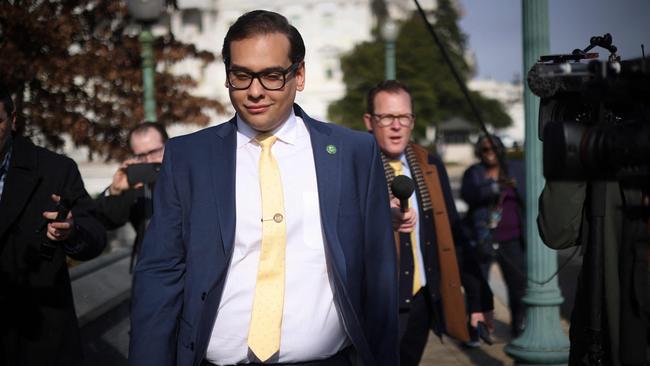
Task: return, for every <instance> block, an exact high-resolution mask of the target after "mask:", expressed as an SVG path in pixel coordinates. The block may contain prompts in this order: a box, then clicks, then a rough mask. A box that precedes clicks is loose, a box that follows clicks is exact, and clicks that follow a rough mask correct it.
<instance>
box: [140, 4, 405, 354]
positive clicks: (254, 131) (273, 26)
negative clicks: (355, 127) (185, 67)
mask: <svg viewBox="0 0 650 366" xmlns="http://www.w3.org/2000/svg"><path fill="white" fill-rule="evenodd" d="M304 55H305V47H304V44H303V41H302V38H301V36H300V34H299V33H298V31H297V30H296V28H294V27H293V26H291V25H290V24H289V23H288V22H287V20H286V18H284V17H283V16H282V15H279V14H277V13H273V12H268V11H253V12H250V13H246V14H244V15H242V16H241V17H240V18H239V19H238V20H237V21H236V22H235V23H234V24H233V25H232V26H231V27H230V29H229V30H228V33H227V34H226V37H225V39H224V44H223V59H224V63H225V66H226V73H227V78H226V87H228V89H229V94H230V99H231V102H232V105H233V107H234V109H235V110H236V112H237V114H236V116H235V117H234V118H233V119H232V120H230V121H229V122H227V123H224V124H222V125H219V126H216V127H212V128H208V129H205V130H203V131H200V132H197V133H194V134H191V135H187V136H183V137H179V138H175V139H172V140H170V141H169V142H168V143H167V145H166V147H165V156H164V160H163V165H162V169H161V173H160V176H159V178H158V181H157V183H156V190H155V195H154V206H155V210H154V216H153V218H152V221H151V224H150V226H149V228H148V230H147V233H146V235H145V240H144V243H143V246H142V251H141V254H140V259H139V261H138V264H137V266H136V270H135V279H134V290H133V306H132V313H131V343H130V357H129V364H130V365H155V366H162V365H239V364H253V365H255V364H265V365H266V364H275V365H304V366H307V365H309V366H344V365H345V366H351V365H365V366H375V365H380V366H382V365H385V366H394V365H398V364H399V361H398V341H397V336H398V325H397V324H398V319H397V318H398V301H397V270H396V260H397V259H396V253H395V248H394V245H393V241H392V240H393V238H392V230H391V217H390V208H389V201H388V192H387V191H386V180H385V177H384V172H383V166H382V162H381V158H380V154H379V149H378V147H377V144H376V143H375V141H374V139H373V138H372V136H371V135H369V134H366V133H361V132H354V131H351V130H348V129H345V128H342V127H339V126H335V125H331V124H326V123H322V122H318V121H315V120H313V119H311V118H310V117H309V116H307V114H306V113H305V112H304V111H303V110H302V109H301V108H300V107H299V106H297V105H295V104H294V99H295V96H296V92H297V91H301V90H303V88H304V85H305V64H304Z"/></svg>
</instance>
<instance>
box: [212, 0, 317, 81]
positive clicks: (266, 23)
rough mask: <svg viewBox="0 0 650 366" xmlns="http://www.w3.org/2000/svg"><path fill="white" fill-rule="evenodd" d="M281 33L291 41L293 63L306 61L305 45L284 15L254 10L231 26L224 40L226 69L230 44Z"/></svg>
mask: <svg viewBox="0 0 650 366" xmlns="http://www.w3.org/2000/svg"><path fill="white" fill-rule="evenodd" d="M270 33H281V34H284V35H285V36H287V38H288V39H289V44H290V48H289V59H290V60H291V63H296V62H300V61H302V60H304V59H305V43H304V42H303V40H302V36H300V33H299V32H298V30H297V29H296V27H294V26H293V25H291V24H289V21H288V20H287V18H285V17H284V16H283V15H281V14H278V13H274V12H272V11H266V10H253V11H251V12H248V13H246V14H244V15H242V16H240V17H239V18H238V19H237V21H235V23H234V24H233V25H231V26H230V28H229V29H228V32H227V33H226V37H225V38H224V39H223V48H222V49H221V55H222V57H223V62H224V64H225V65H226V68H228V67H229V66H230V43H231V42H232V41H239V40H242V39H246V38H250V37H252V36H256V35H260V34H270Z"/></svg>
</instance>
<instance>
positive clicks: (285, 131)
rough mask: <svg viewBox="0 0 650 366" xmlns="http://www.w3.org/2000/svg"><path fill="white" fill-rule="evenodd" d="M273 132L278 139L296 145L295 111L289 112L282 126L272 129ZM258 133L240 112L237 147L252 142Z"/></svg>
mask: <svg viewBox="0 0 650 366" xmlns="http://www.w3.org/2000/svg"><path fill="white" fill-rule="evenodd" d="M271 133H272V134H273V135H275V136H276V137H277V138H278V140H280V141H282V142H284V143H287V144H290V145H295V144H296V142H297V140H298V128H297V120H296V115H295V114H293V113H291V114H289V117H288V118H287V119H286V120H285V121H284V122H282V123H281V124H280V126H278V127H277V128H276V129H274V130H273V131H271ZM257 135H259V132H258V131H255V130H254V129H253V128H252V127H251V126H249V125H248V123H246V122H244V120H243V119H242V118H241V117H240V116H239V114H237V148H238V149H239V148H241V147H242V146H244V145H246V144H248V143H251V142H252V141H253V140H254V139H255V137H256V136H257Z"/></svg>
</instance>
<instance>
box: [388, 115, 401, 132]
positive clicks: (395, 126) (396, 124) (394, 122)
mask: <svg viewBox="0 0 650 366" xmlns="http://www.w3.org/2000/svg"><path fill="white" fill-rule="evenodd" d="M390 128H391V129H393V130H395V131H398V130H400V129H401V128H402V125H401V124H400V123H399V118H393V120H392V121H391V123H390Z"/></svg>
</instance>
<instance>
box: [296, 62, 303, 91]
mask: <svg viewBox="0 0 650 366" xmlns="http://www.w3.org/2000/svg"><path fill="white" fill-rule="evenodd" d="M305 75H306V70H305V61H301V62H300V66H298V69H297V70H296V76H295V77H296V90H298V91H303V90H304V89H305Z"/></svg>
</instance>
